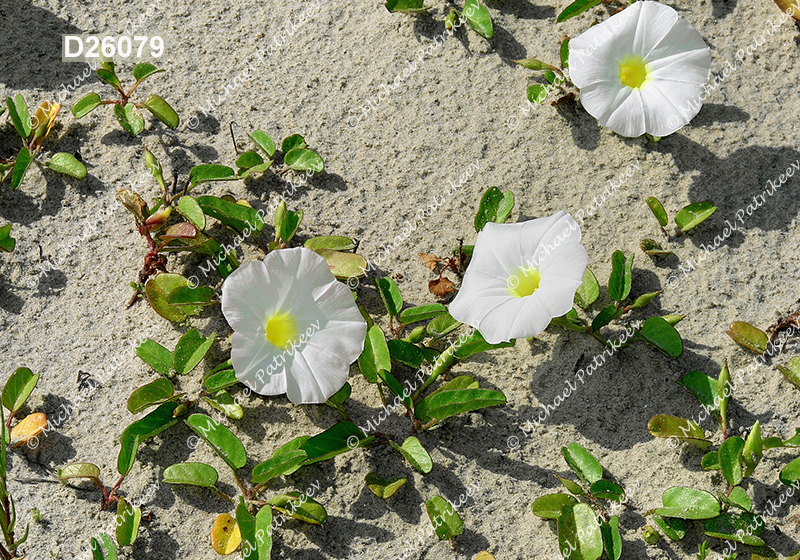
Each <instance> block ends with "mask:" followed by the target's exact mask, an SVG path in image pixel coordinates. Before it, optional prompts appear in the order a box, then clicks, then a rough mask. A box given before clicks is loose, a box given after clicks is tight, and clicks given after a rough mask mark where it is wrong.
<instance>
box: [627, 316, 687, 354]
mask: <svg viewBox="0 0 800 560" xmlns="http://www.w3.org/2000/svg"><path fill="white" fill-rule="evenodd" d="M638 338H640V339H641V340H644V341H645V342H647V343H648V344H650V345H651V346H653V347H654V348H656V349H657V350H660V351H661V352H663V353H664V354H666V355H667V356H670V357H672V358H677V357H678V356H680V355H681V354H682V353H683V341H682V340H681V335H679V334H678V331H676V330H675V327H673V326H672V325H670V324H669V323H668V322H667V321H665V320H664V319H662V318H661V317H650V318H649V319H647V320H646V321H645V322H644V325H643V326H642V330H641V331H639V333H638Z"/></svg>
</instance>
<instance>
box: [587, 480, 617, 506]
mask: <svg viewBox="0 0 800 560" xmlns="http://www.w3.org/2000/svg"><path fill="white" fill-rule="evenodd" d="M589 494H591V495H592V496H594V497H595V498H602V499H603V500H613V501H615V502H620V501H622V496H624V495H625V491H624V490H623V489H622V488H621V487H620V486H619V485H618V484H615V483H613V482H611V481H609V480H598V481H597V482H594V483H592V486H591V488H590V489H589Z"/></svg>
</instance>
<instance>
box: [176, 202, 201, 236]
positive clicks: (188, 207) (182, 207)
mask: <svg viewBox="0 0 800 560" xmlns="http://www.w3.org/2000/svg"><path fill="white" fill-rule="evenodd" d="M178 212H180V213H181V214H182V215H183V216H184V217H185V218H186V219H187V220H189V223H191V224H192V225H193V226H194V227H196V228H197V229H203V228H204V227H206V215H205V213H204V212H203V209H202V208H200V205H199V204H198V203H197V200H195V199H194V198H192V197H191V196H182V197H181V198H180V199H179V200H178Z"/></svg>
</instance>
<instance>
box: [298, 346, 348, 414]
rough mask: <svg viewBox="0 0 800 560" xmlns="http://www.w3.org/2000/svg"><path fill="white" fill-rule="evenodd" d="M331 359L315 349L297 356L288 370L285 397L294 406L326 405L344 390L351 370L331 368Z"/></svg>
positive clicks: (311, 347)
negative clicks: (338, 392) (333, 396)
mask: <svg viewBox="0 0 800 560" xmlns="http://www.w3.org/2000/svg"><path fill="white" fill-rule="evenodd" d="M329 359H330V356H329V355H326V353H325V352H321V351H320V350H319V349H318V348H316V347H314V346H310V345H308V346H306V349H305V350H304V351H303V352H302V353H301V352H297V353H296V354H295V355H294V356H293V359H292V361H291V363H290V364H289V366H288V367H287V370H286V381H287V388H286V396H288V397H289V400H290V401H292V402H293V403H295V404H318V403H324V402H325V401H326V400H328V398H330V397H331V396H332V395H333V394H335V393H336V391H338V390H339V389H341V388H342V386H344V384H345V382H346V381H347V376H348V374H349V369H350V368H349V367H348V368H345V369H344V370H342V369H341V368H336V364H331V362H330V361H329Z"/></svg>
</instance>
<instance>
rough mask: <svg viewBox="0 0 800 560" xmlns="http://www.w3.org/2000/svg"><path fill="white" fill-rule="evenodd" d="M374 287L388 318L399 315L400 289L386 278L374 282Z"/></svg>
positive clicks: (400, 304)
mask: <svg viewBox="0 0 800 560" xmlns="http://www.w3.org/2000/svg"><path fill="white" fill-rule="evenodd" d="M375 286H376V287H377V288H378V293H379V294H380V296H381V300H383V305H384V306H385V307H386V311H387V313H389V317H394V316H395V315H397V314H399V313H400V311H401V310H402V309H403V296H402V295H401V294H400V288H398V287H397V284H396V283H395V281H394V280H392V279H391V278H389V277H388V276H384V277H383V278H380V279H378V280H375Z"/></svg>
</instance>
